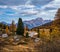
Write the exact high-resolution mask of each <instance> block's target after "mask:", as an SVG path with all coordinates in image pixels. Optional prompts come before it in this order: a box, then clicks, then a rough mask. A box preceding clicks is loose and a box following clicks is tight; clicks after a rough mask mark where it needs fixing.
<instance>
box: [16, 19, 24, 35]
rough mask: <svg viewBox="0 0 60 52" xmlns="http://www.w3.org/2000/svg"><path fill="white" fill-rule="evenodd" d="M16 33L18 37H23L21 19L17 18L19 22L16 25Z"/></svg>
mask: <svg viewBox="0 0 60 52" xmlns="http://www.w3.org/2000/svg"><path fill="white" fill-rule="evenodd" d="M16 33H17V34H18V35H22V36H23V35H24V24H23V22H22V19H21V18H19V20H18V25H17V31H16Z"/></svg>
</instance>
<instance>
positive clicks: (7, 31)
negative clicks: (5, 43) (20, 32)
mask: <svg viewBox="0 0 60 52" xmlns="http://www.w3.org/2000/svg"><path fill="white" fill-rule="evenodd" d="M6 33H7V34H8V33H9V29H8V26H6Z"/></svg>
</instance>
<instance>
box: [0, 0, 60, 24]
mask: <svg viewBox="0 0 60 52" xmlns="http://www.w3.org/2000/svg"><path fill="white" fill-rule="evenodd" d="M58 8H60V0H0V22H1V21H5V22H7V23H11V21H12V20H14V21H15V22H17V21H18V19H19V18H22V19H23V21H24V20H31V19H35V18H38V17H41V18H43V19H51V20H53V19H54V16H55V14H56V12H57V9H58Z"/></svg>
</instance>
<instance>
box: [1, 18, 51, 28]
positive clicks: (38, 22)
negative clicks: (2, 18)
mask: <svg viewBox="0 0 60 52" xmlns="http://www.w3.org/2000/svg"><path fill="white" fill-rule="evenodd" d="M49 22H51V20H43V19H42V18H36V19H32V20H29V21H23V23H24V26H28V28H29V29H32V28H34V27H37V26H41V25H43V24H45V23H49ZM1 23H2V24H6V25H10V24H9V23H6V22H1ZM16 25H17V23H16Z"/></svg>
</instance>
